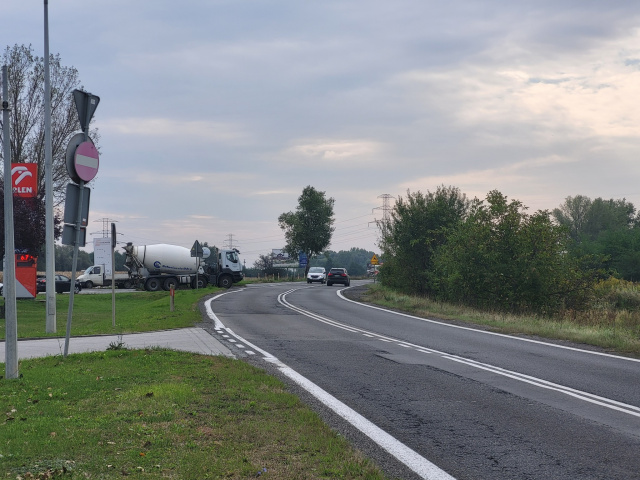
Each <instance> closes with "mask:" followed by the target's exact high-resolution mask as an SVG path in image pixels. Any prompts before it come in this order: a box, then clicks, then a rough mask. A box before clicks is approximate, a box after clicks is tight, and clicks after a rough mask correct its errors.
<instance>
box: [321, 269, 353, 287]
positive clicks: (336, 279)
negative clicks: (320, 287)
mask: <svg viewBox="0 0 640 480" xmlns="http://www.w3.org/2000/svg"><path fill="white" fill-rule="evenodd" d="M334 283H342V284H343V285H344V286H345V287H348V286H349V285H350V284H351V280H349V274H348V273H347V269H346V268H332V269H331V270H329V274H328V275H327V286H328V287H330V286H331V285H333V284H334Z"/></svg>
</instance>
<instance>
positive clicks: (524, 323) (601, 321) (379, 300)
mask: <svg viewBox="0 0 640 480" xmlns="http://www.w3.org/2000/svg"><path fill="white" fill-rule="evenodd" d="M360 300H362V301H365V302H368V303H372V304H375V305H380V306H382V307H387V308H391V309H395V310H401V311H403V312H407V313H410V314H412V315H415V316H417V317H422V318H433V319H442V320H448V321H460V322H466V323H470V324H474V325H482V326H485V327H487V328H488V329H490V330H491V331H494V332H499V333H505V334H523V335H536V336H540V337H544V338H549V339H556V340H568V341H571V342H576V343H582V344H587V345H593V346H597V347H601V348H605V349H608V350H611V351H615V352H617V353H621V354H625V355H631V356H635V357H640V321H638V320H635V321H629V318H628V317H629V312H628V311H627V310H618V311H617V312H613V311H612V310H611V309H606V308H603V309H601V310H599V311H590V312H584V313H583V314H580V315H576V313H575V312H567V315H565V316H562V317H556V318H546V317H538V316H522V315H511V314H504V313H491V312H483V311H479V310H475V309H472V308H469V307H466V306H463V305H451V304H447V303H441V302H435V301H433V300H431V299H429V298H426V297H418V296H414V295H405V294H402V293H398V292H395V291H393V290H390V289H388V288H385V287H384V286H382V285H380V284H372V285H370V286H369V288H368V290H367V291H366V293H365V294H364V295H363V296H362V297H361V298H360ZM612 312H613V313H612Z"/></svg>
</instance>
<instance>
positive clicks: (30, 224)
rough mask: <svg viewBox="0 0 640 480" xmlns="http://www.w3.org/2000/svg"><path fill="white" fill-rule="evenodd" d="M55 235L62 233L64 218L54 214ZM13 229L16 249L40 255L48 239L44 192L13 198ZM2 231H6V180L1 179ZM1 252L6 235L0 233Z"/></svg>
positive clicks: (0, 224) (0, 208)
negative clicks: (28, 196)
mask: <svg viewBox="0 0 640 480" xmlns="http://www.w3.org/2000/svg"><path fill="white" fill-rule="evenodd" d="M53 224H54V227H53V228H54V236H55V237H59V236H60V235H61V234H62V220H61V219H60V217H59V216H58V215H55V216H54V219H53ZM13 229H14V238H15V248H16V250H19V251H22V252H26V253H29V254H30V255H34V256H36V257H37V256H38V255H39V254H40V253H41V250H42V246H43V245H44V243H45V241H46V236H47V235H46V225H45V203H44V192H43V191H40V192H38V196H37V197H36V198H20V197H14V198H13ZM0 232H4V182H3V181H2V180H0ZM0 252H4V235H0Z"/></svg>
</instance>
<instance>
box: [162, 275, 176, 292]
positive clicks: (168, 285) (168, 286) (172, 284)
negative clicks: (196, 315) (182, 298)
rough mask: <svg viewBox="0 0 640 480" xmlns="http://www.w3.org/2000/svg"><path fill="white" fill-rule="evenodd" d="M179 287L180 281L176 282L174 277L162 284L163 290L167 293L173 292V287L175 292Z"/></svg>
mask: <svg viewBox="0 0 640 480" xmlns="http://www.w3.org/2000/svg"><path fill="white" fill-rule="evenodd" d="M177 286H178V280H176V279H175V278H173V277H170V278H167V279H166V280H165V281H164V283H163V284H162V288H163V289H164V290H166V291H167V292H168V291H169V290H171V287H173V289H174V290H175V289H176V287H177Z"/></svg>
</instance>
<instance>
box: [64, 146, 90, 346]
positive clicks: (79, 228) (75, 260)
mask: <svg viewBox="0 0 640 480" xmlns="http://www.w3.org/2000/svg"><path fill="white" fill-rule="evenodd" d="M85 138H86V135H85ZM78 186H79V187H80V189H79V190H80V193H79V194H78V216H77V218H76V240H75V242H74V245H73V260H72V261H71V288H70V289H69V312H68V314H67V333H66V336H65V340H64V358H67V355H68V354H69V339H70V337H71V319H72V317H73V300H74V298H75V287H76V270H77V268H78V249H79V248H80V234H81V233H82V194H83V191H84V181H82V180H80V183H79V185H78Z"/></svg>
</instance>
